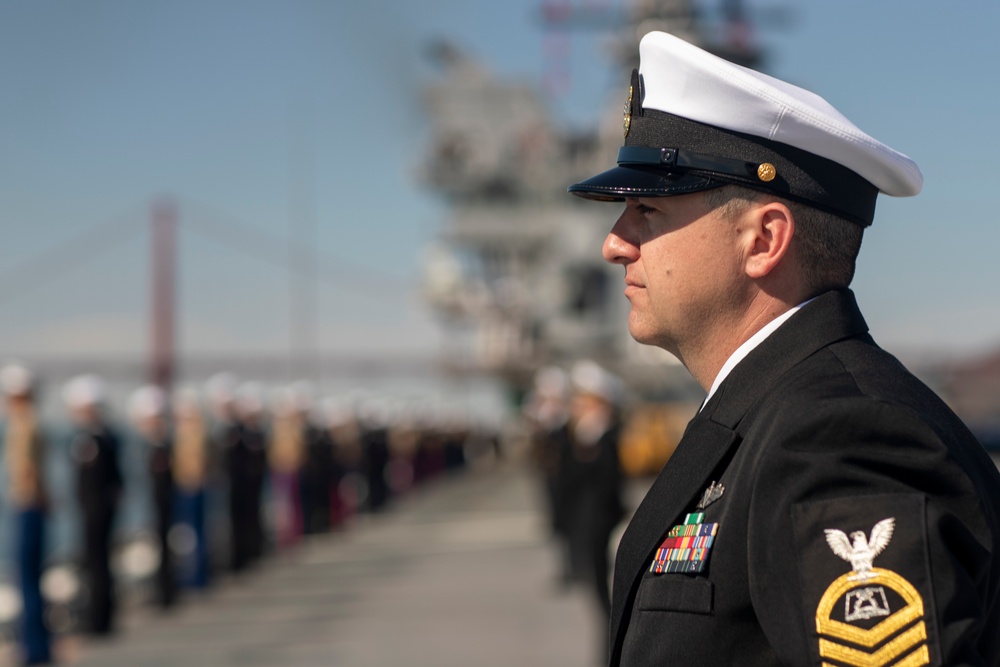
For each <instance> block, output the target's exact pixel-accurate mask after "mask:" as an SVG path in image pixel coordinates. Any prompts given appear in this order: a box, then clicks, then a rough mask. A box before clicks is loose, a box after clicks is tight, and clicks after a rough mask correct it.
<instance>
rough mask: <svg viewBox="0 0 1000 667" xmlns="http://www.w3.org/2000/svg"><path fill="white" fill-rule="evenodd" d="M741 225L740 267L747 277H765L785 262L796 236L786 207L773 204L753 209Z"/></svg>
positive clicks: (792, 220)
mask: <svg viewBox="0 0 1000 667" xmlns="http://www.w3.org/2000/svg"><path fill="white" fill-rule="evenodd" d="M744 224H745V228H744V231H745V233H746V237H745V238H746V239H747V254H746V256H745V258H744V262H743V268H744V270H745V271H746V274H747V276H749V277H750V278H757V279H759V278H764V277H765V276H768V275H770V274H771V273H772V272H773V271H774V270H775V269H776V268H777V267H778V266H780V265H781V264H782V261H783V260H785V259H786V256H787V255H788V252H789V248H790V247H791V244H792V236H793V235H794V234H795V218H794V216H793V215H792V212H791V211H790V210H789V209H788V207H787V206H785V205H784V204H781V203H779V202H773V201H772V202H766V203H762V204H758V205H755V206H752V207H751V208H750V210H749V211H747V214H746V218H745V219H744ZM786 263H787V261H786Z"/></svg>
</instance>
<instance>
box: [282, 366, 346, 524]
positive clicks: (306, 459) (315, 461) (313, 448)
mask: <svg viewBox="0 0 1000 667" xmlns="http://www.w3.org/2000/svg"><path fill="white" fill-rule="evenodd" d="M289 389H290V390H291V391H290V396H289V398H290V399H291V402H292V410H293V411H294V416H295V421H296V422H297V425H298V429H299V431H300V432H301V442H302V456H303V460H302V470H301V473H300V476H299V491H300V493H301V506H302V532H303V533H304V534H305V535H314V534H317V533H326V532H329V531H330V527H331V516H330V507H331V496H332V494H333V491H334V486H333V485H334V478H335V476H336V465H335V461H334V452H333V441H332V439H331V438H330V434H329V431H328V430H327V429H325V428H320V427H319V425H317V423H316V421H315V419H313V414H312V413H313V407H314V402H313V390H312V387H311V386H310V385H309V384H308V383H306V382H297V383H295V384H293V385H292V386H291V387H290V388H289Z"/></svg>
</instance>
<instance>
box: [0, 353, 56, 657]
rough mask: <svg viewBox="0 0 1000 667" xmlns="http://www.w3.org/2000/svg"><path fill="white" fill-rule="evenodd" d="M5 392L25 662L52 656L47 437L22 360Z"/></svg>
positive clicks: (3, 374) (4, 378)
mask: <svg viewBox="0 0 1000 667" xmlns="http://www.w3.org/2000/svg"><path fill="white" fill-rule="evenodd" d="M0 390H2V391H3V394H4V399H5V403H6V409H7V420H6V421H7V423H6V428H5V430H4V442H3V449H4V466H5V468H6V473H7V495H8V498H9V499H10V502H11V505H12V506H13V510H14V513H15V515H16V516H15V526H16V530H17V534H16V535H15V538H14V544H15V545H16V549H17V552H16V553H17V564H18V574H19V576H20V583H21V593H22V596H23V605H24V606H23V609H22V628H21V646H22V650H23V655H22V658H23V660H24V663H25V664H28V665H40V664H46V663H48V662H49V661H50V660H51V657H52V654H51V648H50V637H49V631H48V629H47V628H46V626H45V622H44V615H45V603H44V601H43V599H42V592H41V587H40V585H41V576H42V559H43V556H44V551H45V514H46V511H47V509H48V498H47V496H46V490H45V479H44V470H45V446H46V443H45V439H44V437H43V434H42V431H41V429H40V427H39V424H38V415H37V413H36V410H35V400H36V390H37V385H36V381H35V377H34V374H33V373H32V372H31V371H30V370H28V369H27V368H25V367H24V366H22V365H20V364H15V363H11V364H7V365H6V366H4V367H3V368H2V369H0Z"/></svg>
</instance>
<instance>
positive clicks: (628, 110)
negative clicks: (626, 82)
mask: <svg viewBox="0 0 1000 667" xmlns="http://www.w3.org/2000/svg"><path fill="white" fill-rule="evenodd" d="M624 114H625V120H624V121H622V129H623V130H625V136H626V137H627V136H628V131H629V129H630V128H631V127H632V86H629V87H628V99H627V100H625V109H624Z"/></svg>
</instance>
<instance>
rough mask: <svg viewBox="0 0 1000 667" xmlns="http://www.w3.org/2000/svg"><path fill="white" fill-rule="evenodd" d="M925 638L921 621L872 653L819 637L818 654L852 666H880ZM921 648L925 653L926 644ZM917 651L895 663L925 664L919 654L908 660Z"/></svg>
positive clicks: (924, 628)
mask: <svg viewBox="0 0 1000 667" xmlns="http://www.w3.org/2000/svg"><path fill="white" fill-rule="evenodd" d="M925 639H927V628H926V627H925V625H924V623H923V622H921V623H917V624H916V625H914V626H913V627H912V628H910V629H909V630H907V631H906V632H904V633H902V634H901V635H899V636H898V637H896V638H895V639H893V640H892V641H890V642H888V643H887V644H886V645H885V646H883V647H882V648H880V649H879V650H877V651H875V652H874V653H867V652H865V651H861V650H859V649H856V648H849V647H847V646H843V645H841V644H837V643H835V642H831V641H828V640H826V639H820V640H819V654H820V656H821V657H823V658H831V659H833V660H837V661H839V662H843V663H846V664H848V665H852V666H853V667H882V666H883V665H888V664H889V663H891V662H892V661H893V660H895V659H896V658H898V657H899V656H901V655H903V654H904V653H906V652H907V651H909V650H910V649H912V648H913V647H914V646H916V645H917V644H919V643H921V642H923V641H924V640H925ZM922 648H923V649H924V652H925V653H926V652H927V645H926V644H924V645H923V646H922ZM917 653H919V651H915V652H914V654H913V655H911V656H907V657H906V662H900V663H897V665H903V664H909V665H913V666H914V667H916V666H917V665H926V664H927V661H924V662H919V656H918V661H917V662H912V661H910V659H911V658H912V657H913V656H915V655H916V654H917Z"/></svg>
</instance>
